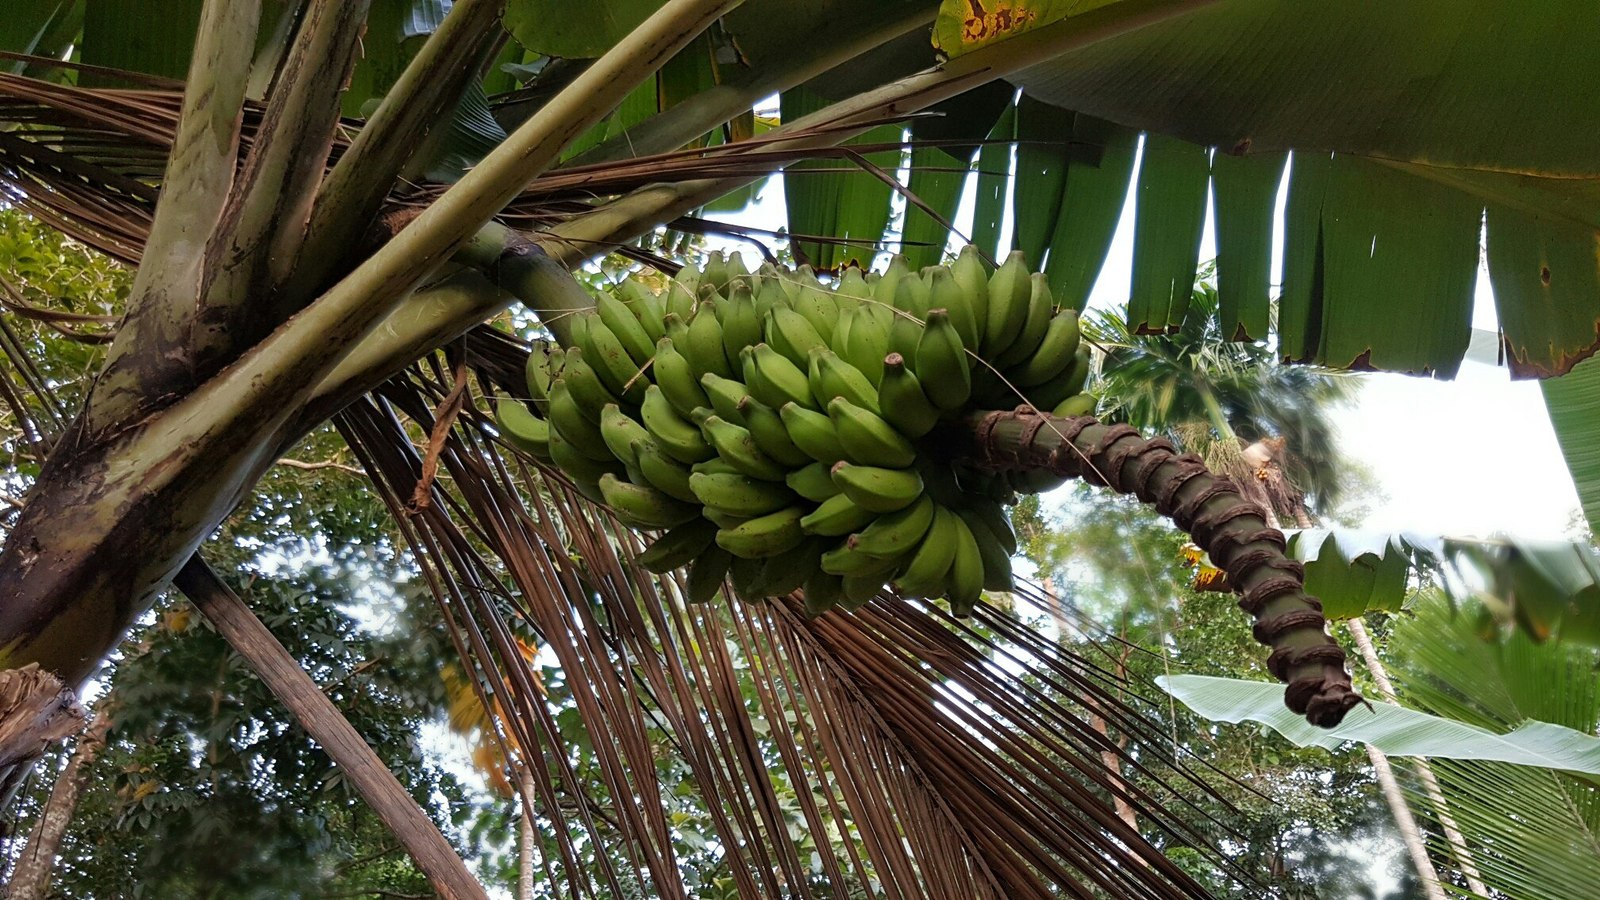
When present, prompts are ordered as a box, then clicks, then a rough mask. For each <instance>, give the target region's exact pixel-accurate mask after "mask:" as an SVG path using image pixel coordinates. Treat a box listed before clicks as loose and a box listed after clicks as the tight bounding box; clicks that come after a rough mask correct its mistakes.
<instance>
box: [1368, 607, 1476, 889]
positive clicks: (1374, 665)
mask: <svg viewBox="0 0 1600 900" xmlns="http://www.w3.org/2000/svg"><path fill="white" fill-rule="evenodd" d="M1347 624H1348V625H1349V627H1350V636H1351V637H1352V638H1354V639H1355V642H1356V649H1357V650H1359V651H1360V652H1361V658H1362V660H1363V661H1365V662H1366V664H1367V671H1368V672H1369V673H1370V674H1371V675H1372V681H1373V683H1374V684H1376V685H1377V687H1378V696H1380V697H1382V698H1383V700H1384V702H1385V703H1399V700H1398V699H1397V698H1396V695H1395V690H1394V685H1393V684H1391V683H1390V682H1389V672H1388V670H1386V669H1385V668H1384V665H1383V660H1382V659H1380V658H1379V657H1378V651H1377V648H1375V647H1374V646H1373V645H1372V638H1371V637H1369V636H1368V635H1367V627H1366V625H1364V624H1362V621H1361V619H1360V618H1355V619H1351V620H1350V621H1349V622H1348V623H1347ZM1372 752H1374V753H1377V752H1378V751H1376V750H1373V751H1372ZM1379 755H1382V754H1381V753H1380V754H1379ZM1416 765H1417V780H1418V781H1421V782H1422V790H1423V792H1424V793H1426V794H1427V795H1428V802H1430V803H1432V804H1433V808H1434V810H1435V811H1436V812H1438V814H1439V827H1440V828H1441V829H1442V830H1443V831H1444V838H1445V840H1446V841H1447V842H1448V843H1449V844H1450V852H1451V853H1452V854H1453V855H1454V856H1455V858H1456V862H1458V863H1459V864H1460V865H1461V874H1462V875H1464V876H1465V877H1466V879H1467V887H1468V888H1470V889H1471V890H1472V891H1473V892H1474V893H1476V894H1478V895H1479V896H1482V897H1487V896H1489V886H1488V885H1486V884H1484V883H1483V875H1482V873H1480V872H1479V871H1478V864H1477V862H1476V861H1475V860H1474V859H1473V858H1472V851H1471V850H1469V849H1467V839H1466V837H1465V836H1463V835H1462V834H1461V829H1460V828H1459V827H1458V826H1457V825H1456V818H1455V816H1453V815H1451V813H1450V804H1449V803H1448V802H1447V801H1446V800H1445V797H1444V791H1443V790H1441V789H1440V787H1439V779H1437V778H1435V777H1434V775H1433V767H1432V766H1430V765H1428V761H1427V760H1426V759H1422V758H1418V759H1417V761H1416ZM1388 791H1389V789H1388V787H1387V786H1386V787H1385V788H1384V792H1385V795H1387V794H1388ZM1394 792H1395V794H1396V795H1398V796H1399V797H1400V801H1401V803H1404V802H1405V800H1404V795H1403V794H1400V788H1399V785H1398V784H1397V785H1395V786H1394ZM1390 805H1391V807H1392V806H1393V801H1392V800H1391V801H1390ZM1409 816H1410V810H1409V808H1408V809H1407V817H1408V818H1409ZM1411 827H1412V828H1413V829H1415V828H1416V824H1415V822H1413V823H1412V826H1411ZM1432 868H1433V867H1432V865H1431V864H1430V865H1429V870H1430V871H1432Z"/></svg>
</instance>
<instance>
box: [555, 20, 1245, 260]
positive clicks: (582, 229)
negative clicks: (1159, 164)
mask: <svg viewBox="0 0 1600 900" xmlns="http://www.w3.org/2000/svg"><path fill="white" fill-rule="evenodd" d="M1214 2H1216V0H1122V2H1120V3H1112V4H1108V5H1106V6H1103V7H1100V8H1098V9H1093V10H1090V11H1089V12H1086V13H1082V14H1080V15H1076V16H1072V17H1070V18H1067V19H1063V20H1061V21H1059V22H1056V23H1054V24H1051V25H1047V26H1045V27H1043V28H1039V29H1035V30H1033V31H1029V32H1026V33H1024V34H1021V35H1019V36H1017V37H1014V38H1011V39H1009V40H1004V41H998V42H996V43H993V44H990V45H988V46H985V47H980V48H979V49H977V50H974V51H972V52H971V53H967V54H965V55H962V56H958V57H956V58H955V59H952V60H950V61H949V62H947V63H945V64H943V65H941V66H936V67H934V68H931V69H928V70H927V71H924V72H919V73H917V74H915V75H910V76H907V77H905V78H901V79H899V80H898V81H894V82H891V83H889V84H887V85H884V86H883V87H881V88H878V89H876V90H872V91H868V92H866V93H863V94H858V95H856V96H854V97H851V98H850V99H848V100H844V101H841V102H839V103H835V104H833V105H831V106H828V107H826V108H825V109H821V110H818V111H817V112H815V113H812V114H811V115H808V116H804V117H802V118H800V119H797V120H795V121H794V122H786V123H784V125H783V126H782V127H781V128H779V129H778V130H777V131H776V132H774V133H773V135H769V137H771V136H774V135H778V134H795V135H799V136H798V137H796V138H794V139H793V140H788V141H783V142H782V143H766V142H763V143H762V147H763V149H776V148H783V149H805V148H814V147H831V146H833V145H835V144H839V143H841V142H843V141H846V140H848V139H850V138H851V137H854V136H855V135H857V134H860V133H861V132H862V131H865V130H866V129H867V128H868V127H870V126H871V125H875V124H878V123H880V122H882V121H883V120H884V119H892V118H894V117H897V116H904V115H908V114H910V113H914V112H919V111H921V110H924V109H927V108H928V107H930V106H933V105H934V104H936V103H939V102H941V101H943V100H948V99H950V98H951V97H954V96H956V95H957V94H961V93H964V92H966V91H968V90H971V89H972V88H974V87H977V86H978V85H981V84H987V83H988V82H990V81H993V80H995V79H997V78H1004V77H1006V76H1007V75H1010V74H1012V73H1014V72H1017V71H1019V70H1021V69H1025V68H1027V67H1029V66H1032V65H1036V64H1038V63H1042V62H1045V61H1047V60H1049V59H1051V58H1053V57H1056V56H1060V55H1061V54H1064V53H1069V52H1071V51H1073V50H1078V49H1081V48H1084V47H1088V46H1091V45H1093V44H1096V43H1099V42H1100V41H1103V40H1107V39H1109V38H1113V37H1117V36H1118V35H1122V34H1126V33H1128V32H1130V31H1136V30H1138V29H1140V28H1144V27H1146V26H1149V25H1153V24H1156V23H1159V22H1164V21H1168V20H1170V19H1174V18H1178V17H1181V16H1185V15H1188V14H1189V13H1191V12H1193V11H1194V10H1196V9H1199V8H1201V7H1204V6H1209V5H1210V4H1212V3H1214ZM857 125H859V127H853V126H857ZM819 129H820V130H819ZM754 179H755V176H738V177H733V178H707V179H701V180H698V181H685V182H679V183H676V184H671V185H651V186H649V187H645V188H641V189H639V190H637V191H635V192H633V193H632V194H629V195H628V196H626V197H623V198H621V199H620V200H617V201H614V202H612V203H608V204H606V205H604V206H601V207H600V208H598V209H596V210H595V211H594V212H591V213H586V214H584V215H582V216H577V217H575V218H572V219H569V220H567V221H565V222H562V223H561V224H559V225H557V226H555V227H554V228H552V229H550V230H549V232H548V233H547V235H546V236H544V237H541V239H540V243H542V244H544V245H545V247H546V248H547V249H548V250H549V251H550V255H551V256H554V257H556V258H557V259H559V260H561V261H562V262H564V263H566V264H567V265H569V266H575V265H577V264H578V263H580V262H582V261H583V260H584V259H587V258H588V257H590V256H593V255H594V254H595V253H597V252H604V251H606V250H609V249H610V248H611V247H613V246H615V245H617V244H621V243H624V242H626V241H630V240H632V239H634V238H636V237H638V236H639V235H640V234H642V233H644V232H645V231H648V230H649V229H651V228H653V227H655V226H656V225H658V224H660V223H662V222H667V221H671V220H672V219H674V218H677V217H678V216H681V215H683V214H685V213H687V212H689V211H690V210H692V209H696V208H698V207H700V206H704V205H705V204H706V203H709V202H710V201H712V200H715V199H717V198H718V197H721V196H723V195H725V194H727V193H729V192H731V191H735V190H738V189H739V188H741V187H743V186H744V185H746V184H749V183H750V182H751V181H753V180H754Z"/></svg>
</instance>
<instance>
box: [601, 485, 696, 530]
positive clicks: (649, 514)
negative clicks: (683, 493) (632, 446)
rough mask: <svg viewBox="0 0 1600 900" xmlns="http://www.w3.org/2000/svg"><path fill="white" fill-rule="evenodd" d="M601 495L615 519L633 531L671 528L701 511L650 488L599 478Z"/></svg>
mask: <svg viewBox="0 0 1600 900" xmlns="http://www.w3.org/2000/svg"><path fill="white" fill-rule="evenodd" d="M599 484H600V495H601V496H602V497H604V498H605V503H606V505H607V506H609V507H611V511H612V512H614V513H616V515H617V518H619V519H621V520H622V521H623V522H625V523H627V524H629V525H632V526H633V527H635V528H671V527H672V526H674V525H682V524H683V523H685V522H688V521H689V520H691V519H693V518H695V517H696V516H699V515H700V508H699V507H697V506H691V505H689V504H687V503H684V502H682V501H679V500H674V499H672V498H671V497H668V496H667V495H666V494H663V493H662V492H660V491H658V490H656V489H655V488H652V487H646V486H644V485H639V484H632V483H630V482H627V481H623V480H622V479H621V478H618V477H617V476H616V475H614V474H612V473H610V472H607V473H606V474H604V475H601V476H600V482H599Z"/></svg>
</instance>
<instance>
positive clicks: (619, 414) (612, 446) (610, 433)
mask: <svg viewBox="0 0 1600 900" xmlns="http://www.w3.org/2000/svg"><path fill="white" fill-rule="evenodd" d="M600 439H601V440H603V441H605V442H606V447H607V449H609V450H610V451H611V455H612V456H615V457H616V458H617V459H620V460H622V464H623V465H624V466H630V467H631V466H637V465H638V464H639V454H638V451H637V450H635V449H634V444H635V443H637V442H638V441H647V440H649V439H650V432H648V431H646V430H645V427H644V426H643V425H640V424H639V423H638V422H635V421H634V420H633V419H632V418H630V417H629V416H628V414H627V413H625V412H623V411H622V408H621V407H619V406H617V405H616V404H615V403H607V404H606V408H605V409H602V410H601V411H600Z"/></svg>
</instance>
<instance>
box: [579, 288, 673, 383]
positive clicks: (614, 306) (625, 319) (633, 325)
mask: <svg viewBox="0 0 1600 900" xmlns="http://www.w3.org/2000/svg"><path fill="white" fill-rule="evenodd" d="M623 284H624V285H636V284H638V282H637V281H635V280H633V279H631V278H630V279H628V280H626V281H624V282H623ZM640 291H641V292H644V291H643V289H642V288H640ZM595 313H596V314H597V315H598V316H599V317H600V321H601V322H602V323H603V324H604V325H605V326H606V327H607V328H609V329H611V333H612V334H613V335H615V336H616V338H617V340H618V341H619V342H620V343H621V344H622V349H624V350H625V351H627V353H628V357H629V358H630V359H631V360H632V361H633V364H634V365H635V366H643V365H645V364H646V363H648V362H650V359H651V357H653V356H654V355H655V348H656V340H657V339H658V338H659V336H658V337H657V338H652V337H650V334H649V332H647V331H645V329H644V326H643V325H642V324H640V322H639V317H638V316H636V315H635V314H634V312H633V310H631V309H629V308H628V306H627V304H625V303H623V302H622V301H621V300H618V299H617V298H616V297H613V296H612V295H611V294H609V293H606V292H603V291H602V292H601V294H600V297H599V298H598V299H597V300H595ZM656 321H657V322H658V323H659V322H660V319H657V320H656Z"/></svg>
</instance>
